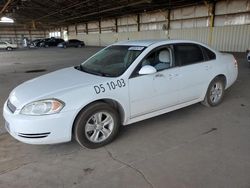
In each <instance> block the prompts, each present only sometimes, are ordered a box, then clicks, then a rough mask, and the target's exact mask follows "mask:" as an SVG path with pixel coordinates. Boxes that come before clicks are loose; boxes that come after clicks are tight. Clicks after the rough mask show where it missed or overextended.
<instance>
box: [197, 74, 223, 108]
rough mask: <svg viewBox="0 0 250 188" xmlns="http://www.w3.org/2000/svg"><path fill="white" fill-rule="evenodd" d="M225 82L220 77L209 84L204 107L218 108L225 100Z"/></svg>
mask: <svg viewBox="0 0 250 188" xmlns="http://www.w3.org/2000/svg"><path fill="white" fill-rule="evenodd" d="M224 94H225V81H224V79H222V78H220V77H216V78H215V79H213V80H212V82H211V83H210V84H209V86H208V89H207V93H206V96H205V99H204V101H203V102H202V104H203V105H205V106H208V107H214V106H218V105H219V104H220V103H221V102H222V101H223V98H224Z"/></svg>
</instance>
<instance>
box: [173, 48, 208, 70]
mask: <svg viewBox="0 0 250 188" xmlns="http://www.w3.org/2000/svg"><path fill="white" fill-rule="evenodd" d="M174 52H175V59H176V61H177V63H178V65H182V66H184V65H190V64H194V63H199V62H203V61H204V57H203V53H202V51H201V48H200V47H199V46H198V45H196V44H191V43H180V44H175V45H174Z"/></svg>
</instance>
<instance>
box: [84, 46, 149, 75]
mask: <svg viewBox="0 0 250 188" xmlns="http://www.w3.org/2000/svg"><path fill="white" fill-rule="evenodd" d="M144 49H145V47H142V46H123V45H122V46H118V45H114V46H110V47H108V48H105V49H103V50H101V51H100V52H98V53H97V54H95V55H94V56H92V57H91V58H90V59H88V60H86V61H85V62H83V63H82V64H81V65H80V69H81V70H82V71H84V72H88V73H90V74H96V75H100V76H107V77H117V76H120V75H121V74H123V73H124V72H125V71H126V70H127V68H128V67H129V66H130V65H131V64H132V63H133V61H134V60H135V59H136V58H137V57H138V56H139V55H140V54H141V53H142V51H143V50H144Z"/></svg>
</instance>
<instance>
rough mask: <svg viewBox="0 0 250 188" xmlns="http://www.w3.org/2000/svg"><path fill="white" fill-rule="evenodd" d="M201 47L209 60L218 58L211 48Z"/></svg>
mask: <svg viewBox="0 0 250 188" xmlns="http://www.w3.org/2000/svg"><path fill="white" fill-rule="evenodd" d="M201 48H202V50H203V53H204V55H205V56H206V60H207V61H210V60H214V59H216V55H215V53H214V52H212V51H211V50H209V49H207V48H206V47H204V46H201Z"/></svg>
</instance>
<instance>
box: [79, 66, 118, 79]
mask: <svg viewBox="0 0 250 188" xmlns="http://www.w3.org/2000/svg"><path fill="white" fill-rule="evenodd" d="M79 68H80V70H81V71H83V72H86V73H89V74H94V75H98V76H105V77H114V76H113V75H111V74H108V73H104V72H100V71H94V70H90V69H86V68H85V67H83V66H82V65H80V66H79Z"/></svg>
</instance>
